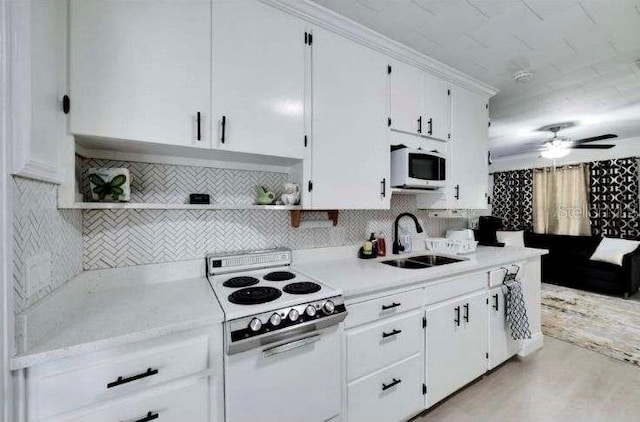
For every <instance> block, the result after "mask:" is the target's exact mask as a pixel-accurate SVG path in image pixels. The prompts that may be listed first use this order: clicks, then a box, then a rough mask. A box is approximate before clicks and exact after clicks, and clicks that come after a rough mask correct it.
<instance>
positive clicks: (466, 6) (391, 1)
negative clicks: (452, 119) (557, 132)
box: [314, 0, 640, 156]
mask: <svg viewBox="0 0 640 422" xmlns="http://www.w3.org/2000/svg"><path fill="white" fill-rule="evenodd" d="M314 1H315V2H317V3H319V4H321V5H324V6H326V7H328V8H329V9H332V10H334V11H335V12H337V13H339V14H341V15H344V16H347V17H349V18H351V19H353V20H354V21H356V22H359V23H361V24H363V25H365V26H368V27H370V28H372V29H374V30H376V31H378V32H380V33H382V34H384V35H387V36H388V37H390V38H392V39H395V40H397V41H399V42H401V43H403V44H406V45H408V46H410V47H413V48H414V49H416V50H418V51H420V52H422V53H424V54H426V55H428V56H430V57H433V58H435V59H437V60H440V61H441V62H443V63H446V64H448V65H450V66H452V67H454V68H456V69H459V70H461V71H463V72H465V73H467V74H469V75H471V76H474V77H476V78H478V79H480V80H482V81H484V82H487V83H489V84H491V85H493V86H495V87H497V88H499V89H500V92H499V93H498V95H497V96H495V97H494V98H493V99H492V100H491V118H492V123H491V129H490V134H489V136H490V145H491V150H492V152H493V154H494V156H503V155H511V154H516V153H519V152H522V151H523V150H524V149H526V148H527V146H526V144H527V143H531V142H537V141H542V140H544V139H546V138H548V136H549V135H548V134H547V133H541V132H536V131H535V129H537V128H539V127H541V126H544V125H547V124H550V123H555V122H562V121H574V122H576V123H577V125H576V127H574V128H572V129H567V130H566V131H564V132H562V135H565V136H569V137H571V138H573V139H578V138H582V137H587V136H596V135H600V134H603V133H615V134H617V135H618V136H620V138H628V137H636V136H640V67H638V66H636V65H635V64H634V62H635V61H636V60H638V59H640V0H589V1H571V0H525V1H520V0H445V1H443V0H314ZM522 69H524V70H529V71H531V72H532V73H533V75H534V78H533V80H532V81H531V82H528V83H516V82H514V80H513V74H514V73H515V72H516V71H518V70H522ZM638 142H640V140H639V141H638Z"/></svg>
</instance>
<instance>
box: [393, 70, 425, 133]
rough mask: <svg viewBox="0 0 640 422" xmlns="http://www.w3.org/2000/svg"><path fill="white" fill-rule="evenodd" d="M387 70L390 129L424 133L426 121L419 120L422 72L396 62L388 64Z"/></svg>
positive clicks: (420, 115) (420, 114)
mask: <svg viewBox="0 0 640 422" xmlns="http://www.w3.org/2000/svg"><path fill="white" fill-rule="evenodd" d="M389 72H390V73H389V97H390V118H391V129H393V130H398V131H401V132H407V133H413V134H416V135H418V134H420V133H421V132H422V133H426V131H425V129H426V126H425V123H426V122H421V117H422V111H423V109H422V82H423V80H422V74H423V72H422V71H421V70H419V69H417V68H415V67H413V66H409V65H408V64H404V63H398V62H396V63H392V64H391V65H390V67H389ZM423 118H424V117H422V119H423Z"/></svg>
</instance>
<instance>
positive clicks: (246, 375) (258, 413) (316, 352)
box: [225, 324, 342, 422]
mask: <svg viewBox="0 0 640 422" xmlns="http://www.w3.org/2000/svg"><path fill="white" fill-rule="evenodd" d="M341 330H342V324H340V325H332V326H330V327H328V328H324V329H321V330H312V331H308V332H306V333H299V334H297V335H293V336H290V337H288V338H286V339H283V340H281V341H279V342H274V343H269V344H267V345H263V346H260V347H254V348H251V349H249V350H245V351H243V352H240V353H235V354H227V355H226V356H225V366H226V368H225V369H226V373H225V401H226V418H225V419H226V421H227V422H257V421H260V422H289V421H291V422H293V421H305V422H325V421H329V420H333V419H335V418H336V417H337V416H339V414H340V406H341V397H342V396H341V383H340V379H341V363H340V350H341V340H340V339H341V337H342V336H341Z"/></svg>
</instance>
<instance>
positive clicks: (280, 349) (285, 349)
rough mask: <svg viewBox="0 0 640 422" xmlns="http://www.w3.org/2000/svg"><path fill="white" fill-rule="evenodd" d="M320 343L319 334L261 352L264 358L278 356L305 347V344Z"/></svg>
mask: <svg viewBox="0 0 640 422" xmlns="http://www.w3.org/2000/svg"><path fill="white" fill-rule="evenodd" d="M317 341H320V334H316V335H313V336H309V337H305V338H301V339H299V340H295V341H292V342H289V343H285V344H281V345H280V346H275V347H270V348H268V349H264V350H263V351H262V355H263V356H264V357H265V358H268V357H271V356H275V355H279V354H280V353H284V352H288V351H290V350H293V349H297V348H299V347H302V346H306V345H307V344H311V343H315V342H317Z"/></svg>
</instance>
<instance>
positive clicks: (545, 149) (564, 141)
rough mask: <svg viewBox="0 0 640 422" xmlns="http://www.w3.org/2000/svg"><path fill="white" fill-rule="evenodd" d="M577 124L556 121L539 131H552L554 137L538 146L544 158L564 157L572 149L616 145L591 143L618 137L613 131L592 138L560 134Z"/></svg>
mask: <svg viewBox="0 0 640 422" xmlns="http://www.w3.org/2000/svg"><path fill="white" fill-rule="evenodd" d="M574 125H575V124H574V123H572V122H565V123H554V124H551V125H547V126H543V127H541V128H540V129H538V131H540V132H552V133H553V137H552V138H551V139H548V140H546V141H544V142H543V143H542V146H541V147H539V148H537V149H536V150H537V151H540V155H541V156H542V157H544V158H549V159H555V158H562V157H566V156H567V155H569V153H570V152H571V150H572V149H609V148H613V147H615V145H613V144H591V143H592V142H597V141H603V140H605V139H613V138H617V137H618V135H614V134H612V133H609V134H606V135H599V136H593V137H591V138H583V139H575V140H573V139H570V138H568V137H566V136H558V132H560V131H561V130H563V129H567V128H570V127H573V126H574Z"/></svg>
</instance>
